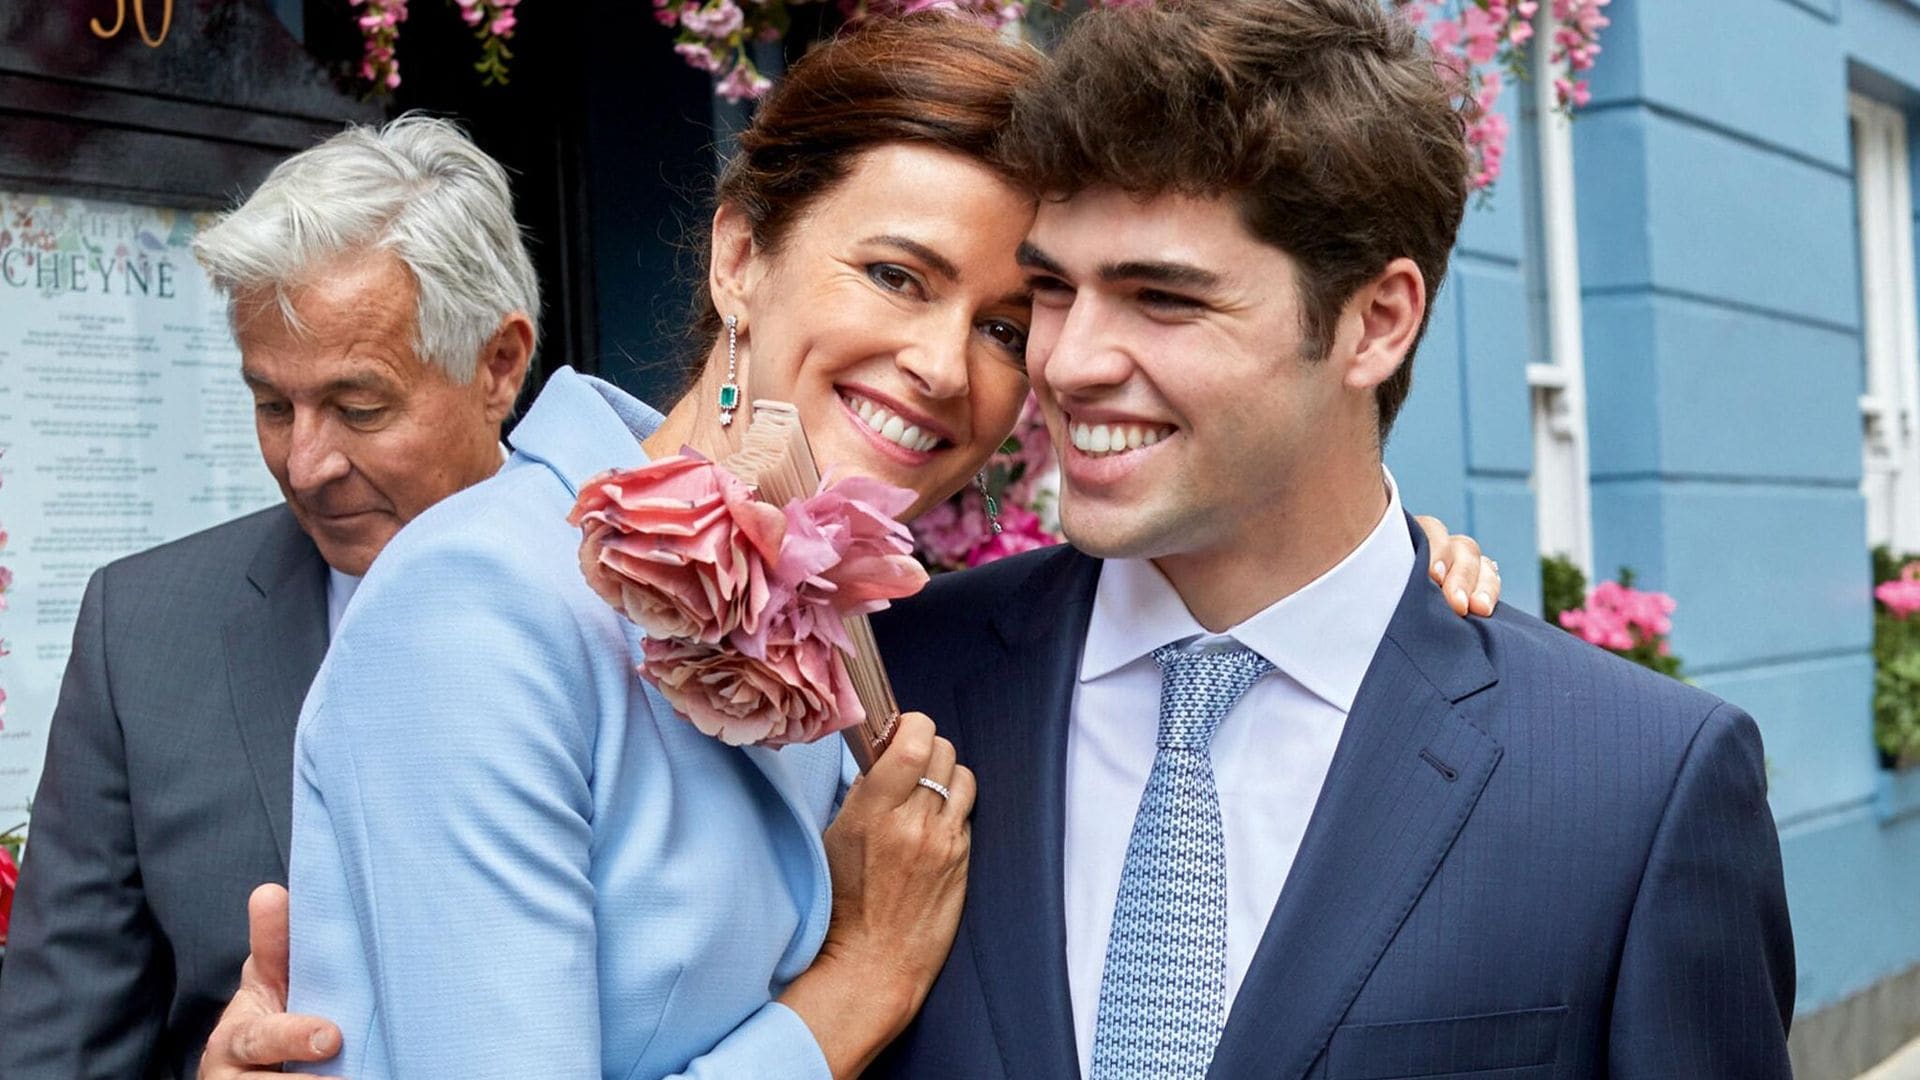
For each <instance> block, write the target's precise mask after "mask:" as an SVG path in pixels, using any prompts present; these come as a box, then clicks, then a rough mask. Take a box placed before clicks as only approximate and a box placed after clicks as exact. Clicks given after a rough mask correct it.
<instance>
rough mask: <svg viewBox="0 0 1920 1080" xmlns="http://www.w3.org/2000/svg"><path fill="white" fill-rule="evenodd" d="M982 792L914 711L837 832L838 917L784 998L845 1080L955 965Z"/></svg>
mask: <svg viewBox="0 0 1920 1080" xmlns="http://www.w3.org/2000/svg"><path fill="white" fill-rule="evenodd" d="M923 776H924V777H926V778H927V779H929V780H932V781H934V782H935V783H938V784H940V785H942V786H944V787H946V788H947V789H948V792H949V795H948V797H947V798H944V799H943V798H941V796H940V794H939V792H936V791H934V790H932V789H930V788H928V787H926V786H924V785H922V784H920V782H919V781H920V778H921V777H923ZM973 796H974V781H973V773H972V772H970V771H969V770H968V769H966V768H965V767H964V766H961V765H958V764H956V763H955V760H954V750H953V744H952V743H950V742H948V741H947V740H945V739H943V738H940V737H938V736H936V735H935V734H934V730H933V721H931V720H929V719H927V717H925V716H924V715H922V714H920V713H905V714H903V715H902V716H901V717H900V721H899V724H898V726H897V727H896V729H895V731H894V735H893V740H892V742H890V743H889V744H888V746H887V749H886V752H885V753H883V754H881V755H880V758H879V760H878V761H876V762H874V764H873V768H872V769H871V770H870V771H869V772H868V773H867V774H866V775H865V776H863V777H861V778H860V779H859V780H857V781H855V782H854V785H853V787H852V789H851V790H850V791H848V793H847V799H846V802H845V803H844V804H843V805H842V806H841V808H840V815H839V816H838V817H836V818H834V820H833V824H832V825H831V826H829V827H828V828H827V833H826V845H827V864H828V867H829V869H830V870H831V871H832V873H833V921H832V923H831V924H830V925H829V926H828V928H827V939H826V942H825V943H824V944H823V945H821V947H820V955H819V956H817V957H815V958H814V961H813V965H812V966H811V967H809V968H808V969H807V970H806V971H805V972H803V973H801V975H800V977H799V978H797V979H795V980H794V981H793V983H792V984H791V985H789V986H788V987H787V990H786V993H784V994H782V995H780V1001H781V1003H782V1004H784V1005H786V1006H787V1007H789V1008H791V1009H793V1011H794V1012H796V1013H798V1014H800V1018H801V1019H802V1020H804V1021H806V1023H807V1027H808V1028H809V1029H811V1030H812V1032H813V1035H814V1038H815V1039H816V1040H818V1041H819V1043H820V1049H821V1050H822V1051H823V1052H824V1053H825V1055H826V1058H827V1064H828V1065H829V1066H831V1067H832V1069H833V1074H834V1075H835V1076H836V1077H852V1076H857V1075H859V1073H860V1072H861V1070H863V1069H865V1068H866V1067H867V1066H868V1065H869V1064H871V1063H872V1061H873V1059H874V1057H875V1056H876V1055H878V1054H879V1052H880V1051H881V1050H882V1049H884V1048H885V1047H886V1045H887V1044H888V1043H889V1042H892V1041H893V1039H894V1038H895V1037H896V1036H898V1035H899V1034H900V1032H901V1031H903V1030H905V1028H906V1026H907V1023H908V1022H909V1021H911V1020H912V1019H913V1017H914V1015H915V1014H916V1013H918V1012H919V1011H920V1006H921V1004H922V1003H923V1002H925V1001H926V997H927V991H928V989H930V988H931V987H932V986H933V980H934V977H935V976H937V975H938V974H939V973H940V968H941V965H943V964H944V963H946V959H947V951H948V950H949V949H950V948H952V946H953V935H954V933H955V931H956V930H957V929H958V928H959V925H960V907H961V905H962V903H963V902H964V901H965V899H966V888H967V854H968V851H969V844H970V842H971V833H970V827H969V825H968V824H967V818H968V815H970V814H971V813H972V812H973Z"/></svg>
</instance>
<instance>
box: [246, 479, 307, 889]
mask: <svg viewBox="0 0 1920 1080" xmlns="http://www.w3.org/2000/svg"><path fill="white" fill-rule="evenodd" d="M247 582H248V584H249V585H251V586H252V588H251V589H250V590H243V591H242V593H241V598H242V599H241V605H240V610H238V611H237V612H235V613H234V615H233V617H232V618H230V619H229V620H228V621H227V625H226V627H225V630H224V636H225V642H226V653H227V656H226V660H227V688H228V691H229V693H230V694H231V695H232V698H233V718H234V723H235V724H236V725H237V726H238V727H239V729H240V742H241V745H242V746H243V747H245V749H246V754H247V760H248V761H249V762H250V763H251V764H252V766H253V779H254V783H255V784H257V785H258V786H259V788H260V799H261V801H262V802H263V803H264V804H265V806H266V811H267V819H268V821H270V822H271V823H272V825H273V842H274V845H275V846H276V847H278V848H279V850H280V868H281V870H282V871H283V872H284V871H285V870H286V866H287V843H288V836H289V834H290V833H291V832H292V828H293V822H292V807H293V732H294V725H295V723H296V722H297V721H298V720H299V718H300V705H301V703H302V702H303V701H305V700H306V696H307V689H308V688H309V687H310V686H312V685H313V677H314V674H315V673H316V672H318V671H319V670H320V661H321V659H322V658H323V657H324V656H325V655H326V652H327V567H326V563H325V562H324V561H322V560H321V558H320V552H319V549H317V548H315V547H314V546H313V541H312V540H310V539H308V537H307V535H306V534H305V533H303V532H301V531H300V527H299V525H297V524H296V523H295V522H294V520H293V515H292V514H291V513H289V512H287V511H286V510H285V509H284V508H282V510H281V511H280V514H279V515H278V520H277V521H276V524H275V527H274V529H273V532H272V534H271V535H270V536H269V537H268V538H267V539H266V541H265V542H263V543H262V544H261V545H260V547H259V548H258V549H257V550H256V551H255V553H254V557H253V560H252V562H251V563H250V564H249V565H248V567H247Z"/></svg>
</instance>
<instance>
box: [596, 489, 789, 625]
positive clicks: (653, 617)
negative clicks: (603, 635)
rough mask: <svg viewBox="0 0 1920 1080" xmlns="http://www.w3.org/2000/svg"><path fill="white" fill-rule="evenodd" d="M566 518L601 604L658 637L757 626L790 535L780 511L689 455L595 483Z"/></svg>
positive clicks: (769, 597) (769, 595)
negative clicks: (772, 571)
mask: <svg viewBox="0 0 1920 1080" xmlns="http://www.w3.org/2000/svg"><path fill="white" fill-rule="evenodd" d="M567 521H568V523H570V524H573V525H578V526H581V529H582V533H583V536H582V540H581V544H580V568H581V571H582V572H583V573H584V574H585V575H586V578H587V583H588V584H589V585H591V586H593V590H594V592H596V593H599V594H600V597H601V599H603V600H605V601H607V603H609V604H612V605H613V606H614V607H615V608H616V609H618V610H620V611H623V612H625V613H626V615H627V617H628V618H629V619H632V620H633V621H634V622H635V623H636V624H638V625H639V626H640V627H641V628H643V629H644V630H646V631H647V633H648V634H649V635H651V636H654V637H680V638H690V639H692V640H695V641H699V642H703V643H706V644H714V643H717V642H719V641H720V640H721V639H722V638H725V637H726V636H727V635H728V634H730V633H732V632H733V631H734V630H735V629H737V628H739V627H742V626H745V627H746V628H747V629H748V630H749V631H751V630H753V629H755V628H756V627H758V625H759V622H760V616H761V613H762V612H763V611H764V610H765V609H766V607H767V605H768V603H769V601H770V599H771V594H770V591H769V587H768V580H767V571H768V568H769V567H770V566H771V565H773V563H774V562H775V561H776V560H777V559H778V558H779V555H780V541H781V537H782V535H783V534H784V532H785V531H786V518H785V517H784V516H783V515H782V514H781V513H780V510H779V509H778V508H777V507H772V506H768V505H767V504H766V503H763V502H759V501H757V500H755V499H754V497H753V492H752V491H751V490H749V489H748V487H747V485H746V484H744V483H742V482H741V481H740V479H739V478H738V477H736V476H734V475H733V474H732V473H730V472H728V471H726V470H725V469H723V468H721V467H720V466H718V465H715V464H714V463H712V462H710V461H708V460H706V459H705V458H702V457H699V456H698V455H694V454H692V453H691V452H690V451H689V452H683V453H682V454H678V455H675V456H673V457H668V458H663V459H662V460H660V461H657V462H653V463H652V464H649V465H644V466H641V467H640V468H638V469H630V470H626V471H624V472H616V473H608V474H604V475H602V476H600V477H598V478H596V479H594V480H592V481H589V482H588V483H587V484H586V486H585V487H583V488H582V489H581V492H580V498H579V499H578V501H576V502H575V503H574V507H573V512H572V513H570V514H569V515H568V516H567Z"/></svg>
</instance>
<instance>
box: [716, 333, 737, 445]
mask: <svg viewBox="0 0 1920 1080" xmlns="http://www.w3.org/2000/svg"><path fill="white" fill-rule="evenodd" d="M739 360H740V316H738V315H729V316H727V381H726V382H724V383H721V384H720V426H721V427H732V426H733V410H735V409H737V408H739V407H740V384H739V383H738V382H735V381H734V380H735V378H736V376H737V375H738V374H739Z"/></svg>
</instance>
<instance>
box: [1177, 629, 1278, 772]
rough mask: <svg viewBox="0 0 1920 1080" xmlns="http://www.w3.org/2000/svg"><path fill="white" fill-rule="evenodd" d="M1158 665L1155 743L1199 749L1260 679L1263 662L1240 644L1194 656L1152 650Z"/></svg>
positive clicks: (1265, 669)
mask: <svg viewBox="0 0 1920 1080" xmlns="http://www.w3.org/2000/svg"><path fill="white" fill-rule="evenodd" d="M1153 659H1154V661H1155V662H1156V663H1158V664H1159V665H1160V673H1161V676H1160V677H1161V682H1160V745H1161V746H1163V747H1170V748H1173V749H1177V750H1205V749H1206V748H1207V746H1208V744H1210V743H1211V742H1213V733H1214V731H1215V730H1216V729H1217V728H1219V726H1220V721H1221V720H1222V719H1224V718H1225V717H1226V715H1227V714H1228V713H1229V712H1232V711H1233V706H1234V704H1235V703H1236V702H1238V701H1239V700H1240V698H1241V696H1242V695H1244V694H1245V693H1246V692H1247V691H1248V690H1249V689H1250V688H1251V687H1252V686H1253V684H1254V683H1256V682H1259V681H1260V676H1262V675H1265V674H1266V673H1267V672H1269V671H1272V670H1273V665H1272V664H1271V663H1269V662H1268V661H1267V658H1266V657H1264V656H1261V655H1260V654H1259V653H1257V652H1254V651H1253V650H1252V649H1249V648H1247V647H1246V646H1244V645H1236V646H1234V647H1232V648H1228V649H1208V650H1204V651H1199V652H1194V651H1189V650H1186V649H1182V648H1181V647H1179V646H1178V645H1162V646H1161V647H1160V648H1158V649H1155V650H1154V651H1153Z"/></svg>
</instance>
